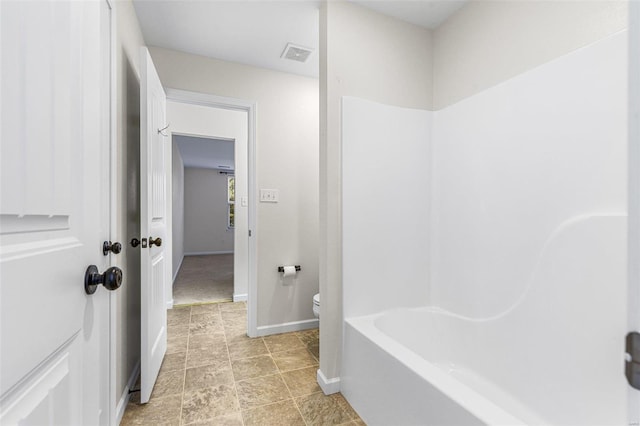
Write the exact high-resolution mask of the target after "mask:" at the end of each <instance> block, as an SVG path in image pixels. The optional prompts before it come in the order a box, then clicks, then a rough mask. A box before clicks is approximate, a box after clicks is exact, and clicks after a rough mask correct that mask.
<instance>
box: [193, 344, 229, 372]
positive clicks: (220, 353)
mask: <svg viewBox="0 0 640 426" xmlns="http://www.w3.org/2000/svg"><path fill="white" fill-rule="evenodd" d="M221 360H223V361H227V360H229V353H228V352H227V347H226V345H221V346H212V347H208V348H199V349H190V350H189V351H188V352H187V364H186V368H193V367H202V366H203V365H210V364H215V363H216V362H218V361H221Z"/></svg>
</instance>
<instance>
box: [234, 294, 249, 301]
mask: <svg viewBox="0 0 640 426" xmlns="http://www.w3.org/2000/svg"><path fill="white" fill-rule="evenodd" d="M248 298H249V297H248V295H247V293H244V294H234V295H233V301H234V302H246V301H247V299H248Z"/></svg>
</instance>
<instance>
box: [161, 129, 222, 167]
mask: <svg viewBox="0 0 640 426" xmlns="http://www.w3.org/2000/svg"><path fill="white" fill-rule="evenodd" d="M173 142H175V143H176V144H177V145H178V150H179V151H180V155H181V156H182V161H183V162H184V166H185V167H198V168H202V169H220V170H234V168H235V162H234V144H233V141H232V140H227V139H213V138H202V137H194V136H182V135H173Z"/></svg>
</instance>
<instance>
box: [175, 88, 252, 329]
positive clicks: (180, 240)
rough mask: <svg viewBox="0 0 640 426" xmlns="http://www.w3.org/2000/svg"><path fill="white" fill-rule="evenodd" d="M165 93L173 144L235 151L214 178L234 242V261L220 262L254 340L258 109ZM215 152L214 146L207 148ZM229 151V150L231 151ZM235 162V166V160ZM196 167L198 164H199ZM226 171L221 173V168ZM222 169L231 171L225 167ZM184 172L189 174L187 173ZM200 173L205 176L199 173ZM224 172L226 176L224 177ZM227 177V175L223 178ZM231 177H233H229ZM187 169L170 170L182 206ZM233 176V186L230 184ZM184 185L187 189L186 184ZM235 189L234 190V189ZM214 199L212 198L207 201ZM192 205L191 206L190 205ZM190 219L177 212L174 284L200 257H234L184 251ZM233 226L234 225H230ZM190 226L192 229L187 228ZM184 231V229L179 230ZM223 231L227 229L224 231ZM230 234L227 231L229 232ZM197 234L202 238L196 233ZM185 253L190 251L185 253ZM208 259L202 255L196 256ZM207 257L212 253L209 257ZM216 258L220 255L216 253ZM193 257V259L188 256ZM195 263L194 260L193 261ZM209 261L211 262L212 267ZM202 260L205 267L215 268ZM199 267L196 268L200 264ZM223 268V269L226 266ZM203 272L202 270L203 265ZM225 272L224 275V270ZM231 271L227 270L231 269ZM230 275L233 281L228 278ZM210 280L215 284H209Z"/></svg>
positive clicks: (187, 94) (195, 95)
mask: <svg viewBox="0 0 640 426" xmlns="http://www.w3.org/2000/svg"><path fill="white" fill-rule="evenodd" d="M166 93H167V121H168V122H169V123H171V124H170V131H171V136H172V140H173V137H174V136H184V137H188V138H192V139H189V141H191V142H194V139H200V141H201V142H203V143H208V144H211V142H212V140H215V141H218V142H222V143H227V144H228V145H232V146H233V157H230V156H229V155H227V162H226V163H225V162H220V158H221V157H218V160H219V161H218V163H217V164H216V167H215V168H214V169H213V170H210V172H211V171H213V174H214V175H215V176H216V177H219V178H222V180H223V182H224V185H225V190H226V191H225V193H224V194H225V195H224V200H223V204H222V205H223V206H224V201H226V203H227V204H226V206H224V208H225V211H226V216H225V221H226V227H229V228H231V227H232V228H233V231H229V232H227V236H230V237H232V239H233V245H232V249H231V250H232V253H233V255H232V256H227V259H226V260H225V259H223V258H222V257H221V258H219V260H222V263H225V264H226V265H228V264H229V263H232V264H233V272H232V277H233V295H232V300H233V301H234V302H241V301H246V302H247V311H248V313H247V320H248V321H247V322H248V324H247V326H248V333H249V335H250V336H253V335H255V334H256V312H255V311H256V305H255V294H256V291H257V290H256V285H255V276H256V272H255V269H256V261H257V260H256V259H257V257H256V251H257V249H256V238H255V236H254V233H255V226H256V225H255V223H256V218H255V216H256V214H255V205H254V203H253V201H252V200H255V192H256V191H255V122H256V118H255V116H256V104H255V102H251V101H243V100H238V99H231V98H223V97H218V96H214V95H209V94H203V93H195V92H188V91H183V90H177V89H171V88H168V89H166ZM209 147H210V148H211V146H210V145H209ZM172 148H173V150H172V156H173V158H174V159H175V158H176V157H180V156H181V154H180V150H179V148H178V147H177V146H174V147H172ZM227 148H229V146H227ZM231 158H233V160H231ZM196 166H198V164H196ZM220 166H223V167H220ZM224 166H228V168H227V167H224ZM194 169H205V167H202V165H199V167H194ZM185 170H186V173H185ZM200 172H202V170H200ZM221 172H223V173H221ZM225 172H226V174H225ZM230 172H233V174H231V173H230ZM189 175H190V171H189V167H187V168H186V169H185V168H184V166H183V167H179V164H177V163H176V161H173V170H172V188H173V190H172V194H173V200H172V201H173V203H174V206H175V205H180V203H184V202H185V200H181V199H180V198H181V197H185V195H186V196H187V197H189V195H188V192H187V191H189V188H188V187H185V178H186V180H188V179H189ZM230 176H232V177H233V180H230V178H229V177H230ZM186 185H189V183H188V182H186ZM230 186H232V188H231V187H230ZM207 196H211V195H207ZM186 202H187V203H188V202H189V201H188V200H186ZM190 220H192V219H190V218H189V216H188V215H184V213H183V216H182V217H180V215H179V212H178V213H177V212H175V211H173V212H172V218H171V222H172V227H173V228H172V239H173V241H172V247H173V253H172V264H173V271H172V272H173V276H174V279H175V278H178V274H179V273H180V270H181V269H183V268H184V267H186V266H187V263H185V261H190V260H197V258H196V256H199V255H208V254H214V255H217V254H220V255H224V254H230V253H219V252H221V251H222V252H224V251H231V250H225V249H220V248H218V249H209V250H203V249H201V248H200V249H199V248H197V247H196V248H189V246H186V247H185V241H184V226H185V221H190ZM229 221H232V223H230V222H229ZM187 226H188V225H187ZM181 227H182V229H180V228H181ZM226 227H225V228H226ZM225 230H226V229H225ZM196 232H199V231H198V229H197V228H196ZM185 248H186V249H187V250H185ZM200 251H202V252H205V253H198V252H200ZM207 251H210V252H214V253H206V252H207ZM215 252H218V253H215ZM190 254H193V255H195V256H190ZM192 258H193V259H192ZM210 260H211V259H209V261H210ZM209 261H207V260H203V263H209V264H210V263H211V262H209ZM196 263H197V262H196ZM226 265H225V266H226ZM201 266H202V265H201ZM200 269H201V270H200V271H199V272H198V273H202V274H206V272H205V271H204V269H205V268H200ZM223 270H224V269H223ZM227 271H228V269H227ZM227 274H229V275H230V273H229V272H227ZM210 279H211V278H210ZM228 279H229V277H228V276H227V280H228ZM171 284H172V285H170V286H167V289H166V290H167V299H166V300H167V301H168V303H167V306H168V307H171V306H173V305H176V304H178V303H180V304H183V303H181V302H180V300H179V299H178V301H176V300H175V295H174V286H173V283H171ZM191 303H207V302H204V301H202V302H200V301H192V302H191Z"/></svg>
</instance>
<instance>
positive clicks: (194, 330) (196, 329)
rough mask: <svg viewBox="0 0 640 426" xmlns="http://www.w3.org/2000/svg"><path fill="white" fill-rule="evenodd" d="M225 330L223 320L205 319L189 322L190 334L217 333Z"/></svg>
mask: <svg viewBox="0 0 640 426" xmlns="http://www.w3.org/2000/svg"><path fill="white" fill-rule="evenodd" d="M221 332H224V329H223V328H222V322H216V321H205V322H192V323H191V324H189V335H190V336H193V335H196V334H215V333H221Z"/></svg>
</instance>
